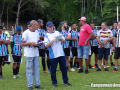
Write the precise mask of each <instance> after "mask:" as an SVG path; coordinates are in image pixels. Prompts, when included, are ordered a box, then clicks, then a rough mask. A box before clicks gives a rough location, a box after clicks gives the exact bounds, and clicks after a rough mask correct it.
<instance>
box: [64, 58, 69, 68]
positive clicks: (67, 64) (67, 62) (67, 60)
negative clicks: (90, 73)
mask: <svg viewBox="0 0 120 90" xmlns="http://www.w3.org/2000/svg"><path fill="white" fill-rule="evenodd" d="M65 58H66V68H67V70H68V66H69V59H68V56H65Z"/></svg>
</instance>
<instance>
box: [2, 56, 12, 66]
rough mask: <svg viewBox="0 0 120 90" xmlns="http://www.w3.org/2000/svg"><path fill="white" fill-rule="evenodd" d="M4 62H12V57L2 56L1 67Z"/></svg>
mask: <svg viewBox="0 0 120 90" xmlns="http://www.w3.org/2000/svg"><path fill="white" fill-rule="evenodd" d="M3 62H10V56H9V55H6V56H0V65H2V63H3Z"/></svg>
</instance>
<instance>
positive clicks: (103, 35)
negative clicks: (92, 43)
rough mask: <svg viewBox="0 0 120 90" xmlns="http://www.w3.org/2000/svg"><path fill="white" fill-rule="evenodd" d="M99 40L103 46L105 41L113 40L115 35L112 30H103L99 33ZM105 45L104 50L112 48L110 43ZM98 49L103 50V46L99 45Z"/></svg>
mask: <svg viewBox="0 0 120 90" xmlns="http://www.w3.org/2000/svg"><path fill="white" fill-rule="evenodd" d="M97 38H100V42H101V44H103V41H104V40H107V39H110V38H113V33H112V31H111V30H110V29H108V30H106V31H104V30H102V29H101V30H99V31H98V33H97ZM103 45H104V48H110V42H107V43H106V44H103ZM98 48H101V46H100V45H98Z"/></svg>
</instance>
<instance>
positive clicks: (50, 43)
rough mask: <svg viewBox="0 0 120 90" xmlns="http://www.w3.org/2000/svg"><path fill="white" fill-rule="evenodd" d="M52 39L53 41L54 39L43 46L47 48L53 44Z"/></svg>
mask: <svg viewBox="0 0 120 90" xmlns="http://www.w3.org/2000/svg"><path fill="white" fill-rule="evenodd" d="M54 41H55V39H54V40H52V41H51V42H49V43H47V45H46V46H45V47H46V48H49V47H50V46H51V45H52V44H53V42H54Z"/></svg>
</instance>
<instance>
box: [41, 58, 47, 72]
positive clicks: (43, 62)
mask: <svg viewBox="0 0 120 90" xmlns="http://www.w3.org/2000/svg"><path fill="white" fill-rule="evenodd" d="M42 66H43V71H45V70H46V66H45V59H42Z"/></svg>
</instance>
